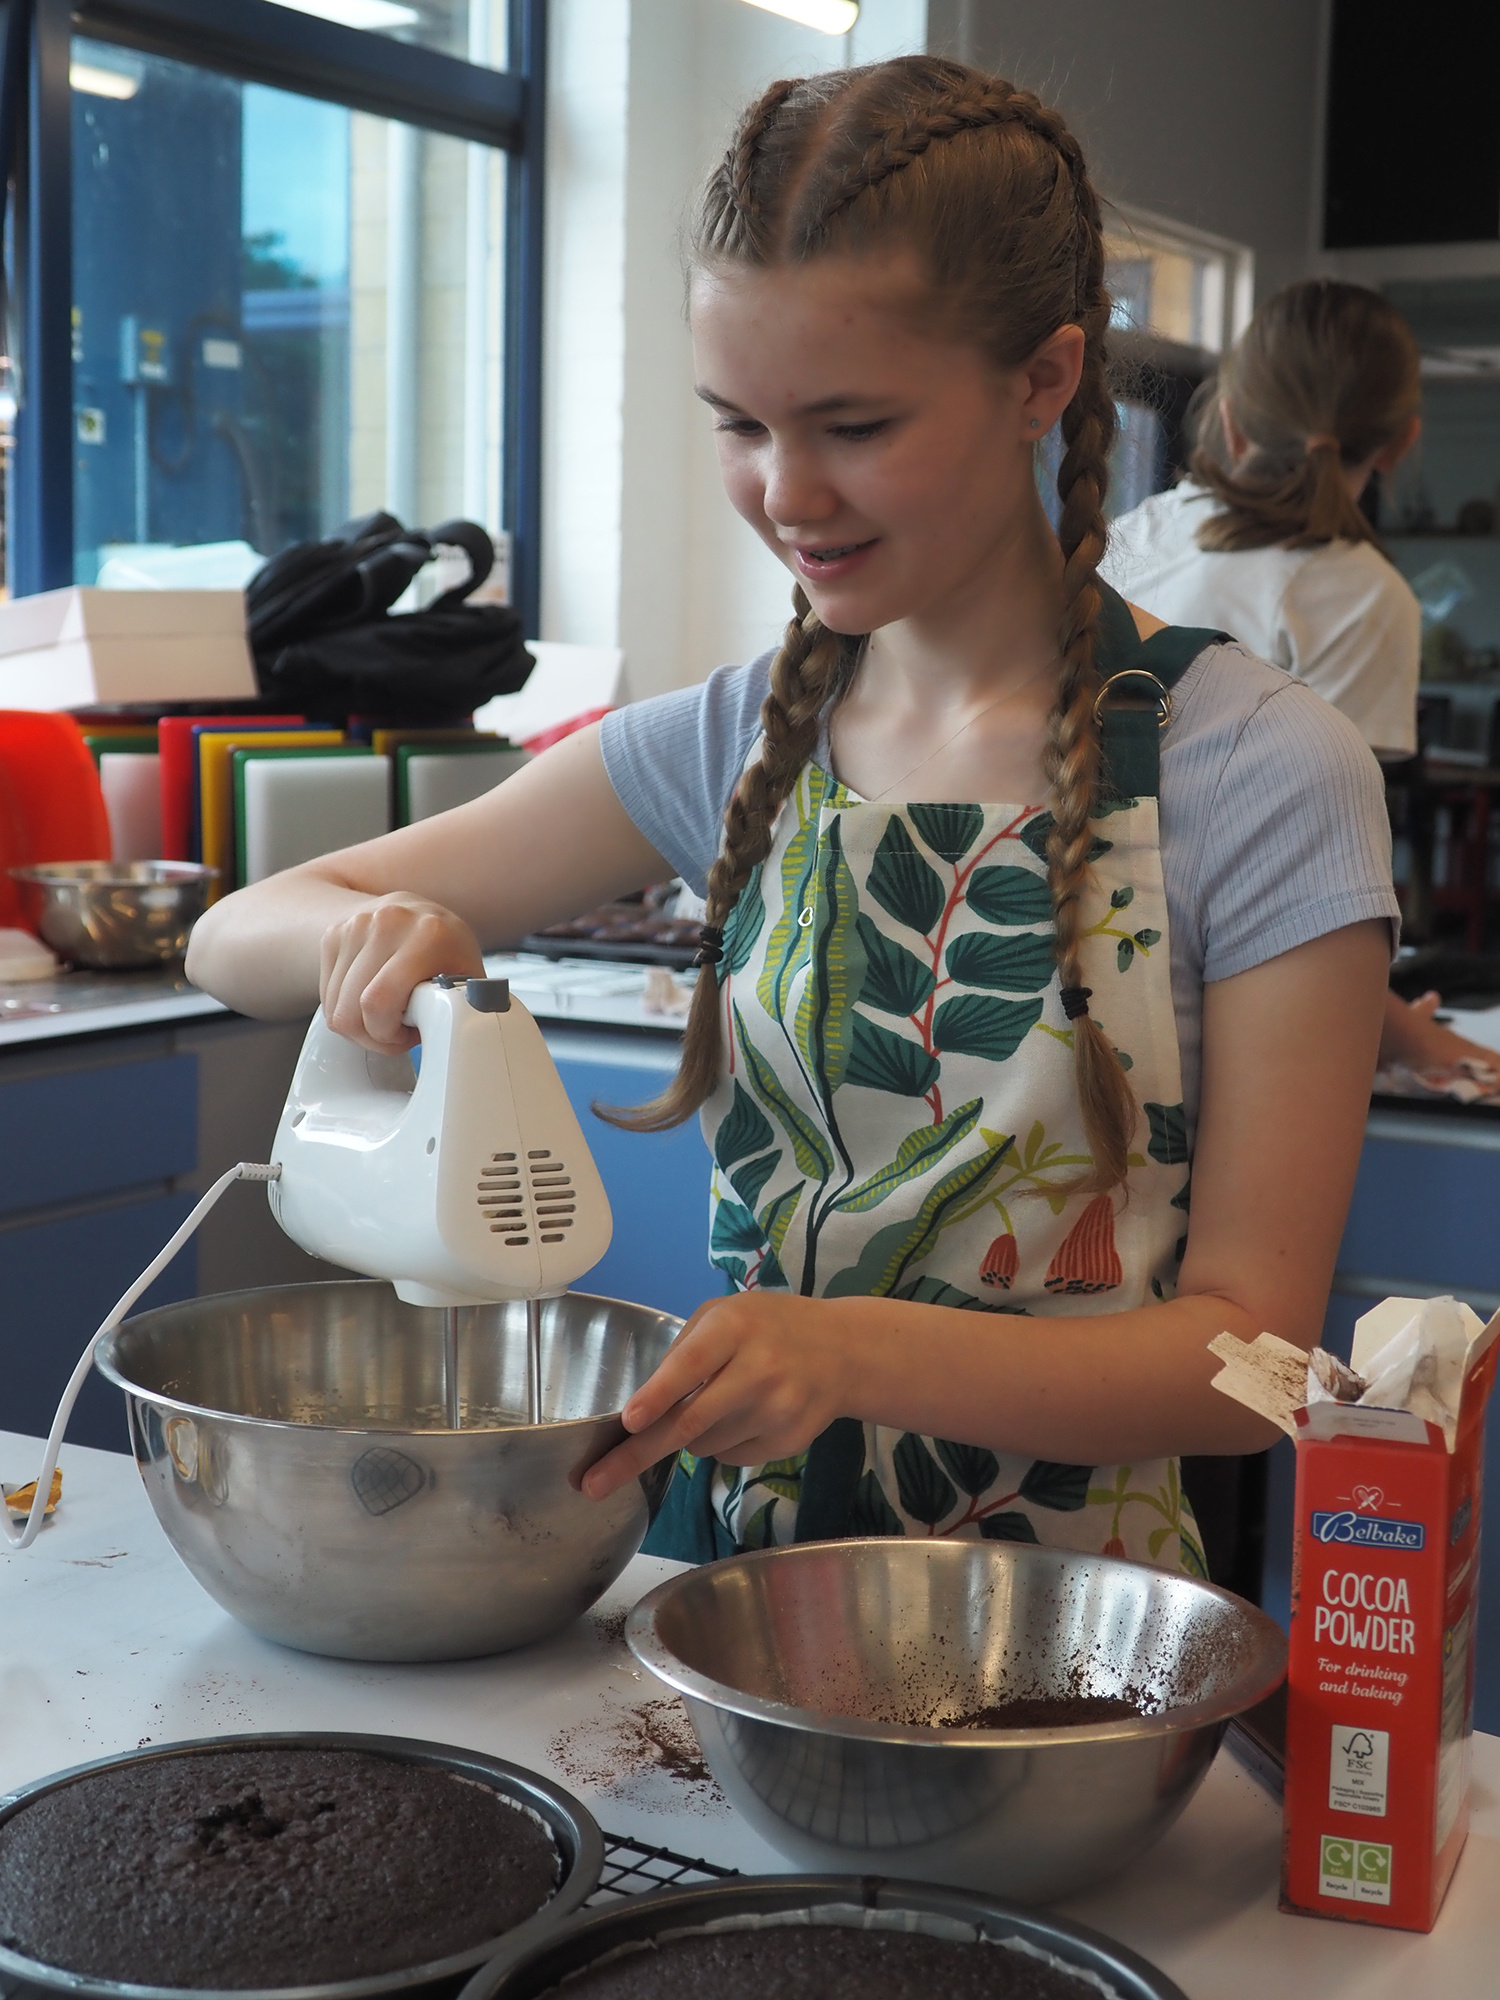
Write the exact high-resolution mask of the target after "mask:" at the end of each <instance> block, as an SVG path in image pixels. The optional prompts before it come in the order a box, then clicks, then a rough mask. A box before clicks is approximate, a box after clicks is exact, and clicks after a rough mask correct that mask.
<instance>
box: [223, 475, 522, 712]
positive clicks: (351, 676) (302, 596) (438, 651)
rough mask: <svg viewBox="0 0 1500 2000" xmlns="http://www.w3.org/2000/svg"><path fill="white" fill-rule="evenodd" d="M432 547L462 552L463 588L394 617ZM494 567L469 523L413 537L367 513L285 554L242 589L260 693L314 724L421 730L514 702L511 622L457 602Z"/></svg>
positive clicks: (517, 651) (488, 607) (517, 657)
mask: <svg viewBox="0 0 1500 2000" xmlns="http://www.w3.org/2000/svg"><path fill="white" fill-rule="evenodd" d="M439 543H443V544H445V545H452V546H455V547H458V548H461V549H463V550H464V552H465V554H466V555H467V556H468V558H469V576H468V578H467V580H466V581H465V582H464V583H462V584H460V585H459V586H458V587H457V588H455V589H453V590H448V591H445V592H444V593H443V595H442V596H441V597H439V598H437V599H435V600H434V602H433V603H431V604H430V605H429V606H428V607H427V609H426V610H425V611H410V612H404V613H402V614H401V615H400V616H399V617H396V618H392V617H391V616H390V615H389V613H390V608H391V606H392V605H393V604H394V603H395V602H396V600H397V598H398V597H400V595H401V593H402V592H403V591H404V590H405V589H406V587H407V585H408V584H409V583H410V582H411V580H412V578H413V577H414V576H415V575H416V573H417V571H418V570H419V569H421V568H422V566H423V564H424V563H426V562H427V561H428V560H429V559H430V557H431V555H432V552H433V549H434V547H435V546H437V544H439ZM494 561H495V548H494V544H493V543H492V542H491V540H490V538H489V536H488V535H487V534H486V533H485V532H484V530H483V528H480V527H476V526H475V524H474V523H473V522H472V521H445V522H443V523H442V525H441V526H440V527H436V528H429V529H427V530H426V531H425V532H419V531H417V530H416V529H411V528H403V527H402V525H401V523H400V522H399V521H398V520H397V519H396V518H395V516H394V515H391V514H366V515H364V516H362V517H361V518H360V519H359V520H357V521H349V522H346V523H345V525H344V526H343V527H342V528H340V530H339V531H338V533H337V534H336V535H330V536H329V537H328V539H327V540H326V541H321V542H298V543H297V544H295V546H293V547H292V548H289V549H283V550H282V552H281V554H280V555H277V556H272V558H271V560H270V561H269V562H268V563H266V564H265V565H264V566H263V567H262V568H261V569H259V570H257V572H256V574H255V575H254V576H253V577H252V578H251V579H250V582H249V584H248V585H247V587H246V590H245V607H246V611H247V613H248V617H249V626H250V646H251V650H252V652H253V653H254V655H255V678H256V682H257V684H258V685H259V688H260V692H261V694H262V695H263V696H264V697H266V699H268V700H270V701H274V702H275V703H276V704H277V705H278V706H279V707H283V708H287V709H291V710H295V711H297V712H298V713H301V714H306V715H311V716H316V717H318V718H323V717H329V718H333V717H344V716H348V715H351V714H358V715H369V716H388V717H393V718H399V719H400V720H401V721H404V722H422V723H441V722H455V721H460V720H464V721H466V720H467V719H468V717H469V716H471V715H472V714H473V713H474V710H475V709H476V708H478V707H479V706H480V705H481V704H482V703H484V702H486V701H488V700H489V699H490V697H491V696H492V695H497V694H514V693H515V692H516V690H517V689H518V688H520V687H522V686H524V685H525V682H526V677H527V675H528V674H529V673H530V672H531V669H532V666H533V664H534V663H533V661H532V657H531V655H530V654H529V653H528V652H527V650H526V648H525V645H524V644H523V643H522V638H521V620H520V616H519V614H518V613H517V612H515V611H513V610H512V609H511V607H510V606H509V605H507V604H465V602H464V599H465V598H466V597H467V596H468V595H469V593H470V591H471V590H476V589H477V588H478V587H479V585H480V584H481V583H483V582H484V580H485V578H486V577H487V576H488V575H489V573H490V571H491V569H492V568H493V567H494Z"/></svg>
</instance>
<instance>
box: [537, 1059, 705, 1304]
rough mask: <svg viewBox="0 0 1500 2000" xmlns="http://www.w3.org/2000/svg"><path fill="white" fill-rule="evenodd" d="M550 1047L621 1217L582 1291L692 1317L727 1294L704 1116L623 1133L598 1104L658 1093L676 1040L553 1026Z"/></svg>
mask: <svg viewBox="0 0 1500 2000" xmlns="http://www.w3.org/2000/svg"><path fill="white" fill-rule="evenodd" d="M547 1046H548V1047H549V1048H550V1050H551V1051H552V1055H553V1059H554V1060H555V1062H556V1063H557V1067H558V1073H559V1074H560V1075H561V1077H562V1080H563V1083H564V1085H565V1087H566V1089H567V1092H568V1097H569V1100H570V1101H571V1103H572V1106H573V1109H574V1110H575V1111H576V1112H577V1114H578V1121H579V1123H580V1124H581V1125H582V1127H583V1135H584V1137H585V1139H586V1140H587V1141H588V1144H589V1150H590V1151H591V1152H592V1153H593V1155H594V1158H595V1160H596V1161H597V1163H598V1166H599V1172H600V1174H601V1175H602V1177H603V1180H604V1188H605V1192H606V1193H607V1194H608V1196H609V1205H610V1208H611V1210H612V1211H613V1213H614V1223H615V1228H614V1236H613V1237H612V1239H611V1241H610V1246H609V1249H608V1250H607V1251H606V1252H605V1254H604V1256H603V1257H601V1258H600V1260H599V1262H598V1263H597V1264H596V1265H595V1266H594V1268H593V1269H592V1270H591V1271H590V1272H588V1273H587V1274H586V1276H584V1277H582V1278H579V1279H578V1281H577V1284H576V1286H575V1289H576V1290H578V1291H580V1292H601V1293H603V1294H604V1295H605V1296H606V1297H608V1298H616V1299H630V1300H631V1301H632V1302H633V1303H635V1304H636V1305H645V1306H655V1307H657V1308H658V1310H659V1311H661V1312H669V1313H675V1314H676V1315H677V1316H678V1318H679V1319H686V1318H687V1316H688V1314H689V1313H691V1312H692V1311H693V1310H694V1309H695V1308H696V1307H697V1306H700V1305H701V1304H702V1303H703V1301H704V1300H705V1299H709V1298H719V1297H721V1296H722V1294H723V1292H724V1277H723V1274H722V1272H720V1271H717V1270H715V1268H714V1267H713V1265H712V1264H710V1263H709V1261H708V1174H709V1167H710V1165H711V1164H712V1163H711V1161H710V1158H709V1152H708V1148H707V1146H705V1145H704V1143H703V1134H702V1132H701V1130H700V1129H699V1125H698V1121H697V1119H696V1118H694V1119H690V1120H689V1122H688V1123H687V1124H686V1125H679V1126H678V1127H677V1129H676V1130H675V1131H673V1132H622V1131H621V1130H620V1128H619V1127H618V1126H617V1125H609V1124H606V1123H605V1121H604V1120H603V1119H602V1118H599V1117H597V1116H595V1113H594V1109H593V1107H594V1106H595V1105H596V1104H613V1105H632V1104H640V1103H643V1102H644V1101H645V1100H646V1099H648V1098H651V1097H654V1096H656V1094H657V1093H658V1092H659V1091H660V1090H661V1089H662V1087H663V1085H664V1084H665V1083H666V1082H667V1080H668V1079H669V1077H670V1076H671V1075H672V1073H673V1071H674V1070H675V1069H676V1067H677V1042H676V1040H675V1038H673V1039H672V1040H670V1041H668V1040H667V1039H665V1038H662V1039H661V1040H657V1039H655V1038H652V1039H649V1040H648V1039H647V1038H645V1037H641V1038H640V1040H639V1041H638V1042H635V1043H633V1042H632V1041H631V1040H630V1039H629V1038H627V1037H626V1036H624V1035H613V1036H604V1035H590V1034H582V1033H578V1032H576V1031H572V1030H567V1029H555V1028H551V1027H549V1028H548V1030H547Z"/></svg>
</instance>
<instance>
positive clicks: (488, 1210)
mask: <svg viewBox="0 0 1500 2000" xmlns="http://www.w3.org/2000/svg"><path fill="white" fill-rule="evenodd" d="M479 1212H480V1214H481V1215H482V1216H483V1217H484V1218H485V1220H486V1221H487V1222H488V1223H489V1225H490V1234H491V1236H503V1237H504V1238H505V1247H506V1248H507V1249H508V1250H519V1249H523V1248H524V1247H525V1246H526V1245H527V1244H528V1243H529V1242H530V1241H531V1238H530V1236H529V1235H528V1234H527V1233H526V1230H527V1227H528V1225H527V1219H526V1209H525V1198H524V1196H523V1194H522V1191H521V1168H520V1164H519V1162H518V1161H517V1159H516V1156H515V1154H514V1153H491V1155H490V1158H489V1164H488V1165H487V1166H483V1167H481V1168H480V1169H479Z"/></svg>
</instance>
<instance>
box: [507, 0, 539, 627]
mask: <svg viewBox="0 0 1500 2000" xmlns="http://www.w3.org/2000/svg"><path fill="white" fill-rule="evenodd" d="M546 38H547V0H510V54H509V60H510V73H511V74H512V75H513V76H517V77H519V78H520V79H521V80H522V83H523V86H524V89H525V99H524V106H523V112H522V124H523V129H524V133H525V143H524V145H523V147H522V150H521V151H520V153H518V154H517V153H512V154H511V156H510V158H509V160H508V162H507V165H506V173H505V210H506V213H505V348H504V357H505V394H504V399H503V405H502V415H501V423H502V426H503V430H502V437H503V453H502V462H501V487H502V493H501V500H502V515H503V520H504V524H505V526H506V528H507V529H508V530H509V532H510V538H511V551H510V561H511V589H510V597H511V602H512V604H514V605H515V607H516V609H517V610H518V611H519V612H520V614H521V619H522V625H523V629H524V631H525V632H526V634H527V636H528V637H530V638H535V637H536V636H537V630H538V622H539V618H540V613H541V590H542V558H541V546H540V539H539V538H540V531H541V518H542V223H543V210H542V201H543V188H544V176H545V168H546V119H545V110H546V104H545V78H546V53H547V51H546Z"/></svg>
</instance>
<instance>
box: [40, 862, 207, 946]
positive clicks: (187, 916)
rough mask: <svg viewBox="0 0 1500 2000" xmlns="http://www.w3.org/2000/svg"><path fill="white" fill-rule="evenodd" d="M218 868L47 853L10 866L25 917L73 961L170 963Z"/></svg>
mask: <svg viewBox="0 0 1500 2000" xmlns="http://www.w3.org/2000/svg"><path fill="white" fill-rule="evenodd" d="M218 872H219V871H218V869H217V868H201V867H199V865H198V864H197V863H196V862H194V861H47V862H41V863H38V865H37V866H36V867H34V868H12V869H11V871H10V873H11V874H12V875H13V876H14V877H15V879H16V881H17V882H18V883H19V884H20V887H21V900H22V904H23V907H24V909H25V913H26V921H27V923H28V924H30V925H31V927H32V928H33V929H34V930H35V931H37V932H39V933H40V935H41V937H42V938H43V939H44V940H45V941H46V943H48V944H49V945H51V947H52V949H53V950H54V951H55V952H59V953H61V955H62V956H63V957H64V958H66V959H69V960H71V961H72V963H73V964H74V965H88V966H93V967H94V968H96V969H97V970H99V971H104V972H114V971H121V970H124V969H125V968H126V967H129V966H143V965H170V964H172V963H173V961H174V960H176V959H179V958H181V957H182V955H183V953H184V952H185V951H186V950H187V941H188V932H189V931H190V930H191V929H192V928H193V925H194V924H195V923H196V922H197V921H198V919H199V917H201V916H202V915H203V905H204V902H205V900H206V899H207V896H208V885H209V883H210V882H212V881H213V879H214V877H215V876H216V875H217V874H218Z"/></svg>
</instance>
